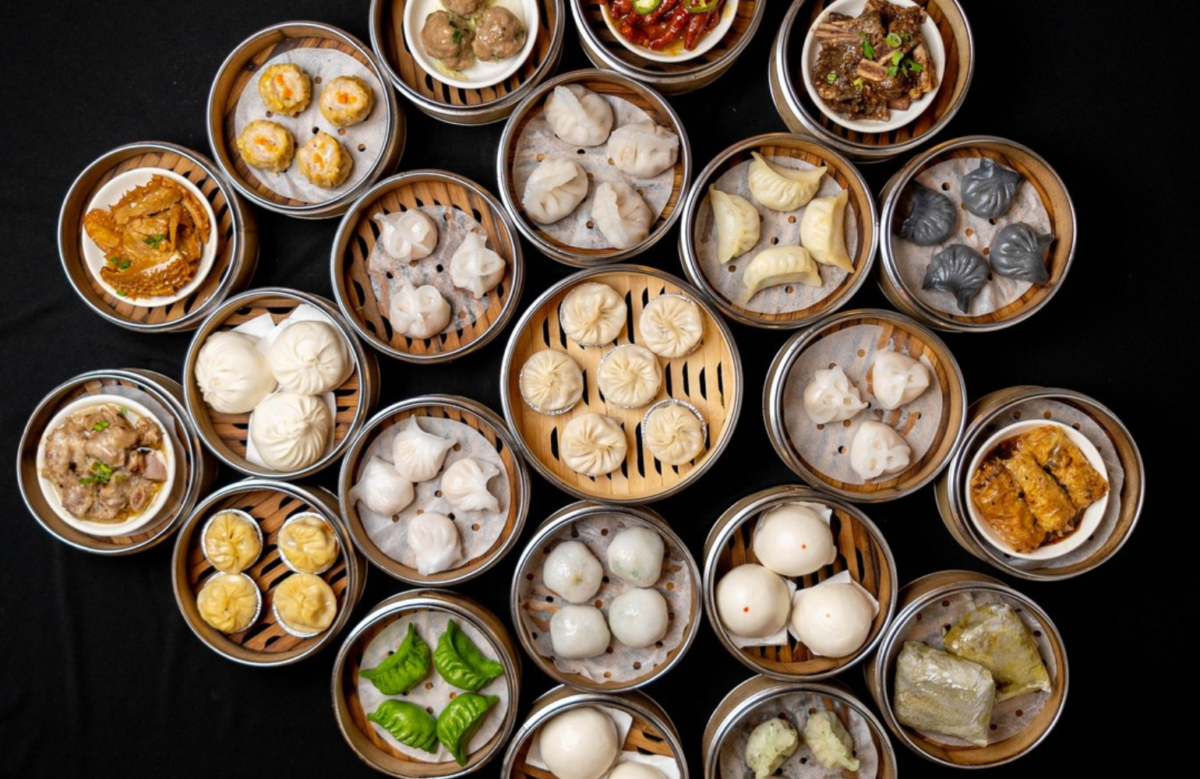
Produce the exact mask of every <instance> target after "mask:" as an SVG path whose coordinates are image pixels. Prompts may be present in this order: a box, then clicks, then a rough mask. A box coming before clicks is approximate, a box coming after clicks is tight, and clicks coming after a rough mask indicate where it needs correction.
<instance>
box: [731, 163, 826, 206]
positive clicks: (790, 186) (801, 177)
mask: <svg viewBox="0 0 1200 779" xmlns="http://www.w3.org/2000/svg"><path fill="white" fill-rule="evenodd" d="M750 154H751V156H753V157H754V161H753V162H751V163H750V173H749V178H748V183H749V185H750V194H751V195H753V196H754V199H755V200H757V201H758V202H760V203H762V204H763V205H764V206H766V207H767V208H770V209H772V210H775V211H795V210H796V209H797V208H800V207H802V206H803V205H804V204H806V203H807V202H808V201H810V200H812V199H813V195H815V194H817V190H818V189H820V188H821V177H822V176H824V175H825V168H824V167H821V168H804V169H800V168H785V167H783V166H782V165H774V164H772V163H770V162H768V161H767V160H766V159H765V158H764V157H763V156H762V155H761V154H759V153H758V152H756V151H755V152H750Z"/></svg>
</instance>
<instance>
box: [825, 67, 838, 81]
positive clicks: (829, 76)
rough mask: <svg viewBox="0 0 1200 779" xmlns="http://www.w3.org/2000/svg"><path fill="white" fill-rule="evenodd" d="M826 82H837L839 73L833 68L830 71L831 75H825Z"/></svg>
mask: <svg viewBox="0 0 1200 779" xmlns="http://www.w3.org/2000/svg"><path fill="white" fill-rule="evenodd" d="M825 82H826V83H827V84H834V83H837V74H836V73H834V72H833V71H832V70H831V71H829V75H828V76H826V77H825Z"/></svg>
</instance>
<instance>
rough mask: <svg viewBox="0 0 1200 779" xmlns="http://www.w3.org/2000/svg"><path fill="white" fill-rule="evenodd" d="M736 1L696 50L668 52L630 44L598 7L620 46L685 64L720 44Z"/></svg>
mask: <svg viewBox="0 0 1200 779" xmlns="http://www.w3.org/2000/svg"><path fill="white" fill-rule="evenodd" d="M863 1H864V2H865V0H863ZM737 9H738V0H729V1H728V2H727V3H725V7H724V8H723V9H721V21H719V22H717V26H716V27H714V28H713V29H712V30H711V31H710V32H709V33H708V35H705V36H704V37H703V38H702V39H701V40H700V43H699V45H698V46H696V48H694V49H692V50H691V51H688V50H687V49H685V48H684V47H683V44H682V43H680V42H676V43H673V44H671V46H670V48H669V50H663V51H654V50H652V49H647V48H646V47H645V46H638V45H637V44H635V43H631V42H630V41H629V39H628V38H626V37H625V36H624V35H622V34H621V31H620V30H619V29H618V28H617V21H616V20H615V19H613V18H612V16H610V15H609V13H608V4H607V3H605V4H604V5H601V6H600V13H602V14H603V15H604V23H605V24H606V25H608V29H609V31H611V32H612V34H613V37H615V38H616V39H617V41H619V42H620V44H621V45H622V46H624V47H625V48H627V49H629V50H630V51H632V52H633V53H634V54H636V55H638V56H639V57H641V58H642V59H647V60H650V61H651V62H687V61H688V60H693V59H696V57H699V56H701V55H702V54H705V53H707V52H709V51H711V50H712V48H713V47H714V46H716V45H717V44H718V43H720V42H721V39H722V38H724V37H725V33H727V32H729V28H730V27H733V20H734V19H736V18H737Z"/></svg>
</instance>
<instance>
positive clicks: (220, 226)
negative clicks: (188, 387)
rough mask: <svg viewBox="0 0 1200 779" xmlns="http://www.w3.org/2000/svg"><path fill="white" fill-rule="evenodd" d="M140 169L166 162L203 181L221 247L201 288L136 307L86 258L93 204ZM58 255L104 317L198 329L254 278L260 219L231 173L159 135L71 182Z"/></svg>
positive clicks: (154, 328)
mask: <svg viewBox="0 0 1200 779" xmlns="http://www.w3.org/2000/svg"><path fill="white" fill-rule="evenodd" d="M138 168H162V169H164V170H167V171H171V172H173V173H177V174H179V175H180V176H183V177H184V178H186V179H187V180H188V181H190V182H192V183H193V184H195V185H196V187H197V188H198V189H199V190H200V192H201V193H202V194H203V195H204V197H205V198H206V199H207V200H208V203H209V205H210V206H212V210H213V213H214V214H215V215H216V218H217V241H218V244H217V253H216V257H215V258H214V259H213V264H212V268H211V269H210V270H209V272H208V275H207V276H206V277H205V278H204V281H203V282H202V283H201V284H200V286H199V287H198V288H197V289H196V291H195V292H193V293H192V294H190V295H188V296H187V297H185V298H184V299H182V300H179V301H176V302H175V303H170V304H168V305H165V306H137V305H134V304H133V303H130V302H127V301H125V300H123V299H122V298H120V297H117V296H115V295H111V294H109V293H108V292H107V291H106V290H105V289H104V288H103V287H102V286H100V283H99V282H98V281H96V279H95V277H94V276H93V275H92V273H91V271H90V270H89V269H88V267H87V265H86V263H85V261H84V257H83V242H84V241H90V240H91V239H90V238H88V237H87V234H86V233H85V232H84V231H83V218H84V216H86V215H87V212H88V203H90V202H91V200H92V198H93V197H95V195H96V193H97V192H99V191H100V188H101V187H103V186H104V185H105V184H107V183H108V182H109V181H111V180H112V179H113V178H115V177H116V176H118V175H120V174H122V173H125V172H127V171H131V170H136V169H138ZM58 255H59V259H61V260H62V266H63V271H65V272H66V274H67V279H68V281H70V282H71V288H72V289H74V290H75V294H77V295H79V297H80V299H82V300H83V302H84V303H85V304H87V306H88V308H90V309H92V310H93V311H95V312H96V313H97V314H99V315H100V316H102V317H104V319H106V320H108V321H109V322H112V323H113V324H115V325H117V326H119V327H124V328H125V329H127V330H133V331H135V332H142V333H165V332H178V331H183V330H193V329H195V328H196V327H197V326H198V325H199V324H200V322H201V321H202V320H203V319H204V317H206V316H208V314H209V313H211V312H212V310H213V309H214V308H216V307H217V306H219V305H221V303H222V301H224V300H225V299H226V298H227V297H228V296H229V295H232V294H235V293H237V292H240V291H241V290H243V289H245V288H246V286H247V285H248V284H249V283H250V279H251V278H252V277H253V276H254V269H255V266H256V265H257V264H258V223H257V220H256V219H255V217H254V212H253V211H251V210H250V209H248V208H246V206H245V204H243V203H242V200H241V198H239V197H238V195H237V193H236V192H235V191H234V188H233V185H232V184H231V183H230V181H229V179H228V178H226V177H225V176H224V175H222V174H221V172H219V171H218V170H217V166H216V164H215V163H214V162H213V161H212V160H210V159H209V158H208V157H205V156H204V155H202V154H199V153H197V152H194V151H192V150H190V149H185V148H184V147H182V146H176V145H175V144H172V143H164V142H160V141H141V142H139V143H131V144H128V145H126V146H118V147H117V148H115V149H113V150H112V151H109V152H106V153H105V154H103V155H101V156H100V157H99V158H97V159H96V160H94V161H93V162H92V163H91V164H90V165H88V166H87V167H86V168H84V170H83V172H82V173H80V174H79V176H78V177H77V178H76V179H75V181H74V182H73V183H72V184H71V188H70V189H69V190H68V191H67V196H66V198H65V199H64V200H63V205H62V210H61V211H60V212H59V215H58Z"/></svg>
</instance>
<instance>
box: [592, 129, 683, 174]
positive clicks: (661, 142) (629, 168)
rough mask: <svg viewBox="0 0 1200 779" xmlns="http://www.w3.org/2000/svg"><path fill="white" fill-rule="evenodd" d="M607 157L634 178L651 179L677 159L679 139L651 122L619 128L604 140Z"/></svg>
mask: <svg viewBox="0 0 1200 779" xmlns="http://www.w3.org/2000/svg"><path fill="white" fill-rule="evenodd" d="M608 156H609V157H610V158H612V161H613V164H614V165H616V166H617V168H619V169H620V170H623V171H625V172H626V173H628V174H629V175H630V176H634V177H636V178H643V179H647V178H652V177H654V176H657V175H658V174H660V173H662V172H663V171H665V170H668V169H669V168H670V167H671V166H672V165H674V164H675V160H676V159H677V158H678V157H679V136H678V135H676V134H675V133H673V132H671V131H670V130H668V129H667V128H665V127H660V126H659V125H657V124H655V123H654V122H634V123H633V124H625V125H621V126H620V127H618V128H617V129H615V130H613V131H612V135H610V136H609V137H608Z"/></svg>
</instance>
